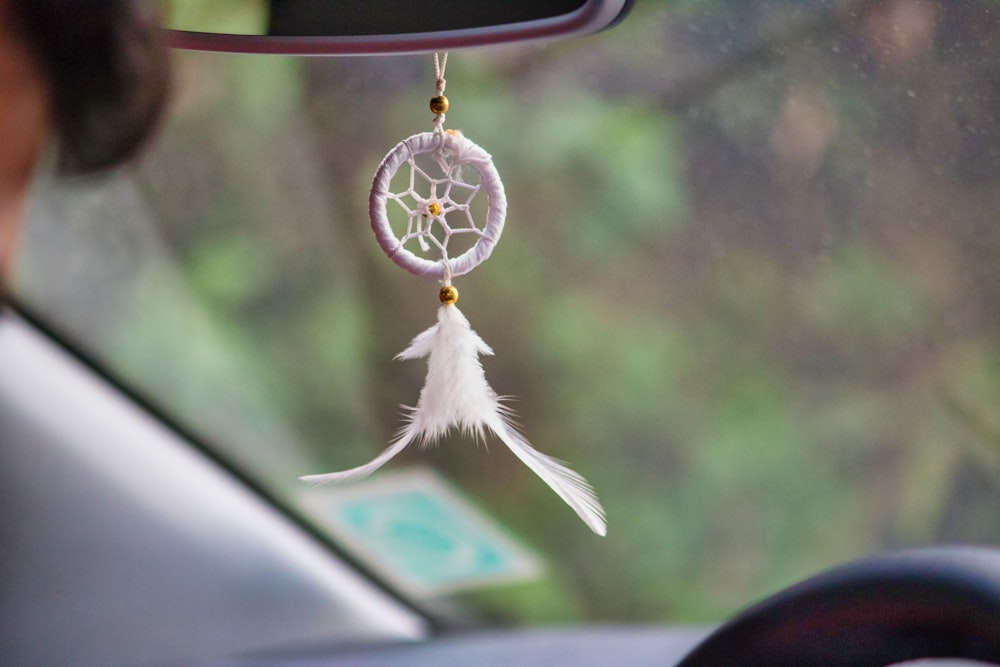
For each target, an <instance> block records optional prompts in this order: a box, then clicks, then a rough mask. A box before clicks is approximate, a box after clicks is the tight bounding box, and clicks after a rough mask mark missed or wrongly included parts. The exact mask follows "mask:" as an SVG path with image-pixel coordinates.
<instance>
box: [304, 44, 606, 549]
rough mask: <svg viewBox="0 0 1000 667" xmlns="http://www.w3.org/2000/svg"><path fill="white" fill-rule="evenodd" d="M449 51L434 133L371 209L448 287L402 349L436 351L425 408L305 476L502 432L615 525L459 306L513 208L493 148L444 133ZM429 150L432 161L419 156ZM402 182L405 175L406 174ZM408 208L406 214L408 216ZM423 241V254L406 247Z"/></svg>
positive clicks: (401, 164)
mask: <svg viewBox="0 0 1000 667" xmlns="http://www.w3.org/2000/svg"><path fill="white" fill-rule="evenodd" d="M447 58H448V55H447V54H445V55H444V57H443V58H442V59H440V60H439V58H438V55H437V54H435V55H434V69H435V73H436V79H437V86H436V90H435V95H434V97H433V98H432V99H431V103H430V107H431V111H432V112H434V114H435V116H434V131H433V132H424V133H421V134H415V135H413V136H411V137H409V138H408V139H405V140H403V141H401V142H400V143H399V144H397V145H396V147H395V148H393V149H392V150H391V151H389V153H388V155H386V156H385V158H384V159H383V160H382V163H381V164H380V165H379V167H378V169H377V170H376V172H375V178H374V180H373V182H372V189H371V193H370V195H369V199H368V212H369V217H370V219H371V226H372V230H373V231H374V232H375V238H376V239H377V240H378V243H379V245H380V246H381V247H382V250H383V251H385V254H386V255H387V256H388V257H389V259H391V260H392V261H394V262H395V263H396V264H397V265H399V266H401V267H402V268H404V269H406V270H407V271H409V272H411V273H413V274H415V275H418V276H422V277H425V278H433V279H434V280H437V281H438V282H439V283H440V284H441V288H440V292H439V298H440V301H441V307H440V308H439V309H438V313H437V324H435V325H434V326H432V327H431V328H430V329H427V330H426V331H424V332H423V333H421V334H420V335H418V336H417V337H416V338H414V339H413V341H412V342H411V343H410V345H409V347H407V348H406V349H405V350H403V351H402V352H400V353H399V354H398V355H397V356H396V359H403V360H406V359H419V358H422V357H427V378H426V380H425V382H424V387H423V389H422V390H421V392H420V398H419V400H418V401H417V405H416V407H412V408H406V411H407V415H406V423H405V424H404V425H403V427H402V428H401V429H400V431H399V433H398V434H397V436H396V438H395V439H394V440H393V441H392V442H391V443H390V445H389V447H388V448H387V449H386V450H385V451H383V452H382V453H381V454H379V455H378V456H377V457H375V459H373V460H372V461H370V462H369V463H366V464H364V465H362V466H358V467H357V468H352V469H350V470H344V471H342V472H333V473H328V474H323V475H308V476H306V477H302V478H301V479H302V480H303V481H305V482H308V483H310V484H333V483H340V482H351V481H354V480H358V479H361V478H362V477H366V476H367V475H369V474H371V473H372V472H374V471H375V470H377V469H378V468H380V467H382V466H383V465H384V464H385V463H387V462H388V461H389V460H390V459H392V458H393V457H394V456H396V455H397V454H399V453H400V452H401V451H403V450H404V449H405V448H406V447H408V446H409V445H411V444H414V443H415V444H417V445H420V446H426V445H429V444H431V443H433V442H434V441H435V440H437V439H438V438H440V437H441V436H443V435H444V434H445V433H447V432H448V431H449V430H450V429H452V428H457V429H459V430H460V431H461V432H463V433H464V434H466V435H468V436H471V437H474V438H477V439H483V438H485V435H486V431H490V432H492V433H493V434H494V435H495V436H496V437H497V438H499V439H500V440H501V441H502V442H503V443H504V444H505V445H507V447H508V448H510V450H511V451H512V452H513V453H514V455H515V456H517V458H519V459H520V460H521V461H522V462H523V463H524V464H525V465H527V466H528V467H529V468H530V469H531V470H533V471H534V472H535V473H536V474H537V475H538V476H539V477H541V478H542V480H544V481H545V483H546V484H548V485H549V486H550V487H551V488H552V490H553V491H555V492H556V494H558V495H559V497H560V498H562V499H563V500H564V501H565V502H566V503H567V504H568V505H569V506H570V507H572V508H573V510H574V511H575V512H576V513H577V514H578V515H579V516H580V518H581V519H583V521H584V523H586V524H587V526H589V527H590V529H591V530H593V531H594V532H595V533H597V534H599V535H604V534H606V532H607V526H606V523H605V520H604V508H602V507H601V504H600V502H599V501H598V499H597V497H596V495H595V494H594V491H593V489H592V488H591V486H590V484H589V483H588V482H587V480H585V479H584V478H583V477H582V476H581V475H580V474H579V473H577V472H575V471H573V470H571V469H569V468H568V467H566V466H565V465H564V464H563V463H562V462H561V461H559V460H557V459H555V458H552V457H551V456H548V455H546V454H542V453H541V452H539V451H537V450H535V449H534V448H532V447H531V445H530V444H528V441H527V440H526V439H525V438H524V436H522V435H521V434H520V433H519V432H518V431H517V429H516V428H515V427H514V426H513V425H512V424H511V417H512V412H511V410H510V408H508V407H507V406H506V405H504V403H503V402H502V399H501V398H500V397H499V396H497V394H496V392H495V391H493V388H492V387H490V385H489V383H487V381H486V375H485V372H484V371H483V367H482V365H481V364H480V362H479V355H481V354H490V355H491V354H493V350H492V349H490V346H489V345H487V344H486V343H485V342H484V341H483V339H482V338H480V337H479V335H478V334H476V332H475V331H473V330H472V328H471V327H470V326H469V321H468V320H467V319H466V318H465V316H464V315H463V314H462V312H461V311H460V310H459V309H458V306H456V305H455V303H456V302H457V301H458V290H457V289H455V287H454V285H452V284H451V282H452V279H453V278H454V277H456V276H460V275H463V274H465V273H468V272H469V271H471V270H472V269H474V268H475V267H476V266H478V265H479V264H480V263H481V262H483V261H484V260H485V259H486V258H487V257H489V256H490V253H491V252H492V251H493V246H494V245H495V244H496V242H497V241H498V240H499V238H500V233H501V232H502V231H503V226H504V221H505V219H506V215H507V198H506V195H505V194H504V188H503V182H502V181H501V180H500V175H499V174H498V173H497V170H496V167H495V166H494V165H493V159H492V157H490V155H489V153H487V152H486V151H485V150H483V149H482V148H480V147H479V146H478V145H476V144H475V143H473V142H472V141H470V140H468V139H466V138H465V137H464V136H462V134H461V133H460V132H456V131H454V130H444V128H443V125H444V120H445V112H446V111H447V110H448V99H447V98H446V97H445V96H444V88H445V80H444V68H445V66H446V64H447ZM421 156H425V157H424V159H425V161H426V162H427V164H422V163H421V162H418V158H419V157H421ZM427 158H429V160H428V159H427ZM397 174H401V175H402V176H403V177H407V176H408V178H403V179H402V180H405V181H406V187H405V188H404V189H403V190H402V191H401V192H393V191H392V182H393V178H394V177H396V176H397ZM398 180H400V179H397V181H398ZM481 193H482V194H483V195H485V196H486V199H487V202H486V212H485V218H486V219H485V222H484V223H482V224H480V223H478V222H477V220H476V219H475V218H476V214H478V213H479V212H480V209H479V208H476V207H475V206H474V200H475V199H476V197H477V195H480V194H481ZM390 208H392V210H393V212H394V213H395V214H398V215H400V216H401V215H402V213H405V216H406V229H405V231H404V232H403V233H402V234H401V235H399V236H397V235H396V233H395V232H394V231H393V229H392V226H391V225H390V221H389V217H390V216H389V209H390ZM401 211H402V213H401ZM463 240H464V242H465V243H466V244H470V243H471V247H469V248H468V249H466V250H465V251H464V252H461V253H460V254H458V256H457V257H451V256H450V255H449V252H450V251H449V246H454V245H458V243H460V242H462V241H463ZM414 242H415V244H416V245H417V247H419V249H420V251H421V253H423V254H425V255H426V254H430V256H431V257H433V258H434V259H433V260H432V259H427V258H425V257H421V256H418V255H417V254H415V253H414V252H413V251H411V250H410V249H408V248H407V247H406V246H407V245H408V244H409V245H413V243H414Z"/></svg>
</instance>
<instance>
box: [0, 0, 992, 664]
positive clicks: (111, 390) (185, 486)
mask: <svg viewBox="0 0 1000 667" xmlns="http://www.w3.org/2000/svg"><path fill="white" fill-rule="evenodd" d="M334 5H335V6H336V8H334ZM160 11H161V14H162V21H163V29H162V36H163V39H164V40H165V41H166V43H167V44H168V45H170V46H171V66H172V70H173V74H174V83H173V89H172V91H171V96H172V97H171V102H170V107H169V109H168V113H167V118H166V120H165V122H164V124H163V127H162V128H161V129H160V131H159V132H158V134H157V136H156V137H155V139H154V141H153V142H152V144H151V145H150V146H149V147H148V150H147V152H146V153H144V154H143V155H142V156H141V157H140V158H139V159H138V160H137V161H136V162H135V163H134V164H131V165H129V166H127V167H125V168H122V169H117V170H114V171H112V172H109V173H106V174H101V175H98V176H88V177H81V178H70V179H65V178H61V177H59V176H56V175H53V174H52V173H51V169H50V167H51V165H47V164H43V165H41V167H40V168H39V169H38V173H37V174H36V176H35V180H34V184H33V194H32V199H31V203H30V209H29V212H28V216H27V224H26V226H25V229H24V232H23V235H22V238H21V239H20V245H19V247H18V251H17V255H16V258H15V259H16V263H15V267H14V269H15V270H14V274H13V276H12V282H11V284H10V286H9V294H8V301H7V303H5V304H4V305H2V306H0V582H2V583H0V591H2V593H0V664H3V665H80V666H87V665H95V666H97V665H104V666H106V665H136V666H138V665H206V666H213V667H215V666H217V667H235V666H237V665H248V666H251V665H253V666H260V667H263V666H272V665H274V666H278V665H280V666H286V665H287V666H289V667H291V666H298V667H307V666H308V667H320V666H330V667H333V666H339V665H345V666H346V665H352V666H358V667H364V666H366V665H370V666H373V667H374V666H375V665H401V666H416V665H427V666H430V665H484V666H490V665H524V666H532V665H538V666H541V665H545V666H546V667H555V666H557V665H581V666H589V667H597V666H600V665H609V666H610V665H616V666H619V665H636V666H640V665H664V666H669V665H676V666H678V667H723V666H749V667H753V666H761V667H763V666H782V665H787V666H792V665H817V666H825V667H839V666H843V667H849V666H852V667H853V666H871V667H876V666H882V665H895V664H904V663H906V664H920V665H924V664H926V665H932V664H933V665H974V664H1000V548H998V547H997V546H996V545H997V544H998V543H1000V522H998V521H996V516H997V512H1000V317H998V315H1000V310H998V309H997V306H996V304H997V303H998V301H997V298H998V296H1000V226H998V225H997V224H996V223H997V219H998V211H1000V4H998V3H997V2H995V1H994V0H962V1H960V2H947V1H946V0H808V1H806V2H802V1H799V0H705V1H703V2H690V1H688V0H545V1H536V2H523V1H516V2H509V3H490V2H474V1H471V0H464V1H463V2H455V1H453V0H447V1H442V2H437V3H431V4H426V3H412V2H395V1H394V2H383V1H379V2H374V1H372V0H368V1H366V0H351V1H345V2H339V3H325V2H319V1H316V0H271V2H263V1H251V0H246V1H243V0H230V1H227V2H225V3H219V2H213V1H211V0H207V1H203V2H199V1H198V0H185V1H183V2H182V1H180V0H175V1H174V2H167V3H163V4H162V7H161V9H160ZM444 52H448V53H449V61H448V62H449V64H448V70H447V75H448V88H447V95H448V98H449V100H450V106H451V108H450V109H449V110H448V118H447V127H449V128H451V127H454V128H456V129H457V128H461V130H462V132H463V133H464V134H465V135H466V136H468V137H470V138H472V139H474V140H475V141H477V142H478V143H479V144H480V145H481V146H483V147H484V148H485V149H486V150H487V151H490V153H492V159H493V160H494V161H495V162H496V165H497V168H498V169H499V171H500V174H501V177H502V178H503V180H504V185H505V187H506V196H507V199H508V201H509V210H508V218H507V223H506V227H505V229H504V236H503V239H502V240H500V241H499V242H498V243H497V246H496V250H495V252H494V254H493V256H491V257H490V259H489V260H488V261H487V262H485V263H484V264H483V265H482V266H481V268H479V269H478V270H477V271H476V272H475V273H474V274H472V273H470V274H469V275H467V276H461V277H457V276H456V278H455V282H456V285H458V287H459V289H461V290H462V299H463V300H462V306H463V308H466V312H467V313H468V314H469V319H470V320H471V321H472V322H473V326H474V327H475V329H476V331H478V333H479V334H480V335H482V337H483V339H485V340H486V341H487V343H489V344H490V345H491V346H492V348H493V350H494V351H495V355H494V356H492V357H484V359H483V360H482V364H483V367H484V368H485V370H486V374H487V375H488V376H489V377H490V382H491V383H492V386H494V387H496V389H497V392H498V393H499V394H501V395H503V396H506V395H508V394H509V395H513V396H517V397H518V398H516V399H510V400H509V402H508V405H510V406H511V407H512V408H513V410H514V411H516V412H517V423H518V426H519V428H521V429H522V430H523V431H524V432H525V433H527V434H531V437H532V442H533V443H534V444H536V445H537V446H538V447H539V449H540V450H542V451H545V452H547V453H548V454H551V455H552V456H554V457H555V458H557V459H559V460H560V461H561V460H566V461H569V462H571V463H570V464H569V465H572V468H573V469H574V470H576V471H578V472H579V473H580V474H582V475H585V476H586V478H587V480H589V483H591V484H592V485H593V489H594V491H595V493H596V494H597V495H598V496H599V497H600V499H601V501H602V502H603V503H604V506H605V507H606V508H607V527H608V530H607V536H606V537H601V536H599V535H595V534H594V533H592V532H591V531H590V530H588V529H587V527H586V526H584V525H583V524H581V523H580V521H579V520H578V519H577V518H576V517H575V516H574V515H573V513H572V512H571V511H570V510H569V509H568V508H567V507H565V505H564V504H563V503H562V502H561V501H560V499H559V498H557V497H556V496H554V495H552V493H551V491H549V490H548V489H547V488H546V487H545V484H543V483H542V482H541V481H539V480H538V479H537V478H535V477H534V475H532V474H531V472H530V471H528V470H526V469H524V467H523V466H521V465H520V464H519V462H518V461H517V460H516V459H515V458H514V457H512V456H511V455H510V454H509V452H506V451H505V448H504V447H503V446H502V445H500V444H499V443H496V442H494V441H492V440H491V439H489V438H484V439H483V441H482V442H475V441H476V440H477V438H475V437H468V436H467V434H465V435H463V434H462V433H454V434H451V435H449V436H447V437H445V438H444V439H443V440H442V442H441V443H440V444H439V445H438V446H436V447H434V448H429V447H426V448H425V447H413V448H411V450H412V451H407V452H406V453H405V454H402V455H400V457H399V459H398V460H397V461H393V462H392V463H391V464H389V465H387V467H386V468H385V470H383V471H379V472H377V473H375V474H374V475H372V476H371V477H370V478H369V479H365V480H361V481H357V482H351V483H345V484H337V485H329V486H317V487H312V486H308V485H306V484H303V483H302V482H300V481H299V477H302V476H304V475H309V474H313V473H322V472H328V471H335V470H344V469H348V468H352V467H353V466H356V465H359V464H362V463H364V462H365V461H367V460H369V459H371V458H372V457H373V456H375V455H376V454H377V453H378V452H379V451H381V450H382V448H384V446H385V445H386V443H387V442H389V440H390V439H391V438H392V437H393V433H394V432H395V429H397V428H399V426H400V423H401V419H402V418H401V414H405V412H404V413H401V409H400V406H401V405H402V406H406V405H413V404H414V402H415V401H416V400H417V395H418V393H419V391H420V387H421V382H422V381H423V378H424V373H425V365H424V364H423V362H420V361H411V360H406V361H398V360H393V355H395V354H396V353H397V352H399V350H402V349H403V348H404V346H405V345H406V344H407V343H408V342H409V341H410V340H411V338H412V337H413V336H414V335H415V334H417V333H418V332H420V331H421V330H422V329H424V328H426V327H427V326H429V325H430V324H431V323H432V318H433V312H434V310H435V308H437V307H438V305H439V304H438V302H437V290H438V286H437V285H436V284H434V282H433V281H431V282H430V283H428V282H427V281H419V280H416V279H415V278H413V277H412V276H408V275H406V274H405V273H403V272H401V271H399V270H398V268H396V267H395V266H392V262H389V261H388V260H386V258H385V257H384V256H383V255H382V253H381V251H380V250H379V248H378V245H377V244H376V242H375V240H374V239H373V238H372V237H371V229H370V227H369V220H368V210H369V209H368V203H369V202H368V190H369V187H370V186H371V178H372V173H373V172H374V171H375V169H376V167H377V165H378V164H379V160H380V159H382V156H383V155H384V154H385V153H386V151H389V150H390V149H391V148H392V147H393V146H394V145H395V144H396V142H397V141H399V140H402V139H404V138H405V137H406V136H408V135H411V134H414V133H417V132H425V131H431V129H432V120H433V118H434V115H433V114H432V113H431V111H430V110H428V106H427V104H428V102H427V100H428V99H430V98H431V97H432V96H433V95H434V93H435V76H437V78H439V79H440V78H442V76H441V73H440V71H439V72H437V73H436V72H435V70H434V67H433V65H432V56H433V54H435V53H444ZM439 70H440V68H439ZM440 85H441V84H439V86H440ZM425 217H426V215H425ZM466 304H468V305H466Z"/></svg>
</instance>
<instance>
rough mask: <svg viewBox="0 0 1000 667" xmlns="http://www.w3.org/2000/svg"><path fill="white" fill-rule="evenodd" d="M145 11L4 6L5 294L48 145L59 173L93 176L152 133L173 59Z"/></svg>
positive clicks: (115, 0)
mask: <svg viewBox="0 0 1000 667" xmlns="http://www.w3.org/2000/svg"><path fill="white" fill-rule="evenodd" d="M145 4H148V3H145ZM143 5H144V3H142V2H138V1H137V0H87V1H86V2H76V1H66V0H62V1H61V0H0V286H2V283H3V277H4V275H5V273H6V269H7V265H8V264H9V261H10V253H11V252H12V250H13V246H14V242H15V240H16V234H17V229H18V226H19V225H20V221H21V218H22V216H23V214H24V206H25V202H26V198H27V192H28V188H29V185H30V181H31V175H32V173H33V172H34V169H35V165H36V163H37V161H38V159H39V156H40V155H41V154H42V152H43V150H44V148H45V146H46V145H48V144H50V143H52V144H54V146H55V151H56V155H57V157H56V162H57V167H58V169H59V171H60V172H61V173H63V174H88V173H93V172H96V171H100V170H103V169H107V168H109V167H112V166H115V165H117V164H119V163H121V162H123V161H125V160H127V159H128V158H130V157H132V156H133V155H134V154H135V153H136V152H137V150H138V149H139V147H140V146H141V145H142V143H143V141H144V140H145V139H146V137H147V136H148V135H149V134H150V133H151V131H152V129H153V128H154V127H155V125H156V122H157V120H158V118H159V116H160V113H161V110H162V107H163V105H164V101H165V98H166V91H167V81H168V78H169V77H168V60H167V53H166V48H165V47H164V46H163V44H162V43H161V41H160V39H159V30H158V27H157V25H156V23H155V21H153V20H151V16H150V15H148V14H144V12H143V11H142V7H143Z"/></svg>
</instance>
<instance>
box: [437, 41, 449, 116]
mask: <svg viewBox="0 0 1000 667" xmlns="http://www.w3.org/2000/svg"><path fill="white" fill-rule="evenodd" d="M447 66H448V52H447V51H445V52H444V55H443V56H441V57H439V56H438V54H437V53H435V54H434V79H435V81H434V96H435V97H440V96H441V95H444V87H445V85H446V84H447V81H445V78H444V70H445V68H446V67H447ZM434 131H435V132H443V131H444V113H443V112H442V113H439V114H435V115H434Z"/></svg>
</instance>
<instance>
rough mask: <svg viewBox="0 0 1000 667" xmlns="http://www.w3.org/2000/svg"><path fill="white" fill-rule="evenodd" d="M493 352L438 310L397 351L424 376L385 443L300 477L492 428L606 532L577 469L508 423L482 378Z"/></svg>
mask: <svg viewBox="0 0 1000 667" xmlns="http://www.w3.org/2000/svg"><path fill="white" fill-rule="evenodd" d="M481 354H493V350H492V349H490V346H489V345H487V344H486V343H485V342H483V339H482V338H480V337H479V335H478V334H476V332H475V331H473V330H472V328H471V327H470V326H469V321H468V320H467V319H465V316H464V315H463V314H462V312H461V311H460V310H459V309H458V308H457V307H456V306H454V305H446V306H442V307H441V308H439V309H438V322H437V324H435V325H434V326H432V327H431V328H430V329H427V330H426V331H424V332H423V333H421V334H420V335H418V336H417V337H416V338H414V339H413V341H412V342H411V343H410V345H409V347H407V348H406V349H405V350H403V351H402V352H400V353H399V354H398V355H397V356H396V358H397V359H419V358H421V357H427V358H428V359H427V379H426V381H425V382H424V388H423V389H422V390H421V391H420V399H419V400H418V401H417V407H416V408H412V409H410V410H409V415H408V419H407V422H406V424H405V425H404V426H403V428H402V429H401V430H400V432H399V434H398V435H397V436H396V438H395V439H394V440H393V441H392V443H391V444H390V445H389V447H388V448H387V449H386V450H385V451H383V452H382V453H381V454H379V455H378V456H377V457H375V459H373V460H372V461H370V462H368V463H366V464H365V465H363V466H358V467H357V468H352V469H350V470H345V471H343V472H334V473H328V474H325V475H308V476H306V477H302V478H301V479H302V480H303V481H305V482H308V483H310V484H334V483H339V482H350V481H354V480H357V479H361V478H362V477H365V476H367V475H370V474H371V473H373V472H374V471H375V470H377V469H378V468H380V467H382V466H383V465H384V464H385V463H387V462H388V461H389V460H390V459H392V458H393V457H394V456H396V455H397V454H399V452H401V451H403V450H404V449H405V448H406V447H408V446H409V445H410V444H412V443H414V442H416V443H417V444H420V445H426V444H430V443H431V442H433V441H434V440H436V439H437V438H439V437H441V436H442V435H444V434H445V433H447V432H448V430H449V429H451V428H452V427H455V428H458V429H460V430H462V431H463V432H465V433H466V434H470V435H474V436H476V437H480V438H481V437H483V435H484V428H488V429H489V430H490V431H492V432H493V433H494V434H495V435H496V436H497V437H498V438H499V439H500V440H501V441H502V442H503V443H504V444H505V445H507V447H508V448H510V450H511V451H512V452H513V453H514V455H515V456H517V458H519V459H521V461H522V462H523V463H524V464H525V465H527V466H528V467H529V468H531V470H533V471H534V472H535V474H536V475H538V476H539V477H541V478H542V480H543V481H544V482H545V483H546V484H548V485H549V486H550V487H551V488H552V490H553V491H555V492H556V494H558V496H559V497H560V498H562V499H563V500H564V501H565V502H566V504H567V505H569V506H570V507H572V508H573V510H574V511H575V512H576V513H577V514H578V515H579V516H580V518H581V519H583V522H584V523H586V524H587V526H589V527H590V529H591V530H593V531H594V532H595V533H597V534H598V535H605V534H606V533H607V525H606V523H605V520H604V508H603V507H601V503H600V501H598V499H597V496H596V495H595V494H594V490H593V489H592V488H591V486H590V484H588V483H587V480H585V479H584V478H583V477H582V476H581V475H580V474H579V473H577V472H575V471H573V470H571V469H569V468H568V467H566V466H565V465H563V463H562V462H560V461H559V460H558V459H555V458H552V457H551V456H547V455H545V454H542V453H541V452H539V451H537V450H535V449H533V448H532V447H531V445H530V444H528V441H527V440H525V438H524V437H523V436H522V435H520V434H519V433H518V432H517V430H516V429H515V428H514V427H513V426H512V425H511V423H510V421H509V419H508V415H509V410H508V409H507V408H506V407H505V406H503V405H502V404H501V402H500V398H499V397H498V396H497V394H496V392H495V391H493V388H492V387H490V385H489V383H488V382H487V381H486V373H485V372H484V371H483V366H482V364H480V363H479V355H481Z"/></svg>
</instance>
